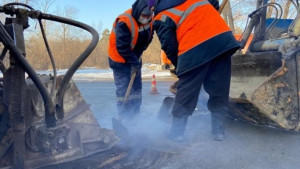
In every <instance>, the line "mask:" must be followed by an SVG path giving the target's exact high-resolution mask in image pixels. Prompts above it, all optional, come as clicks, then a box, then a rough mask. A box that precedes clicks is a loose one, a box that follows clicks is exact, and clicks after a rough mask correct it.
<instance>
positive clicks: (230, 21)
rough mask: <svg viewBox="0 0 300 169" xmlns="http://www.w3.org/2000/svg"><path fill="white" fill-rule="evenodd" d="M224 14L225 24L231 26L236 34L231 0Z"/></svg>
mask: <svg viewBox="0 0 300 169" xmlns="http://www.w3.org/2000/svg"><path fill="white" fill-rule="evenodd" d="M222 14H223V17H224V20H225V22H226V23H227V24H228V25H229V27H230V29H231V30H232V32H233V33H234V32H235V28H234V20H233V14H232V9H231V3H230V0H229V1H228V2H227V4H226V5H225V8H224V10H223V12H222Z"/></svg>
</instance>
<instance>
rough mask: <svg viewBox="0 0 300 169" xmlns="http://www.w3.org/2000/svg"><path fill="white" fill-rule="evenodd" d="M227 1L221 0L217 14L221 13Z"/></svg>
mask: <svg viewBox="0 0 300 169" xmlns="http://www.w3.org/2000/svg"><path fill="white" fill-rule="evenodd" d="M227 2H228V0H223V2H222V4H221V6H220V8H219V14H221V13H222V11H223V9H224V8H225V6H226V4H227Z"/></svg>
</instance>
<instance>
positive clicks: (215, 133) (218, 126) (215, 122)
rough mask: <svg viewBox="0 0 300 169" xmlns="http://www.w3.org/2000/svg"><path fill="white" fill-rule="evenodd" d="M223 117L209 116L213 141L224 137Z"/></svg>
mask: <svg viewBox="0 0 300 169" xmlns="http://www.w3.org/2000/svg"><path fill="white" fill-rule="evenodd" d="M223 119H224V118H223V117H216V116H213V115H212V116H211V134H212V137H213V139H214V140H215V141H223V140H224V139H225V130H224V126H223Z"/></svg>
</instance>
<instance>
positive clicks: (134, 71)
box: [130, 66, 141, 76]
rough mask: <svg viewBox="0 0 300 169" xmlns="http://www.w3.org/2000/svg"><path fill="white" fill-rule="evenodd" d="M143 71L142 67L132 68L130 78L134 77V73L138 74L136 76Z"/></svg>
mask: <svg viewBox="0 0 300 169" xmlns="http://www.w3.org/2000/svg"><path fill="white" fill-rule="evenodd" d="M140 69H141V66H131V73H130V76H132V75H133V73H136V76H137V75H138V74H139V72H140Z"/></svg>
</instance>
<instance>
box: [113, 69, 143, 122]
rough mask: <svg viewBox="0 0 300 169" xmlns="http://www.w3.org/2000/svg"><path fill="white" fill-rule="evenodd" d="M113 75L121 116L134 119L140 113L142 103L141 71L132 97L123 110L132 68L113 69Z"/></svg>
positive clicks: (136, 78) (135, 82) (133, 88)
mask: <svg viewBox="0 0 300 169" xmlns="http://www.w3.org/2000/svg"><path fill="white" fill-rule="evenodd" d="M113 74H114V80H115V85H116V95H117V108H118V112H119V115H120V116H124V117H125V116H127V117H132V116H134V115H135V114H137V113H139V111H140V106H141V103H142V78H141V70H139V72H138V74H137V76H136V77H135V79H134V83H133V85H132V89H131V93H130V96H129V97H128V99H127V102H126V104H125V105H124V107H123V110H122V105H123V101H124V97H125V94H126V91H127V88H128V85H129V81H130V78H131V72H130V66H128V67H126V68H125V67H123V69H122V70H120V69H113Z"/></svg>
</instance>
